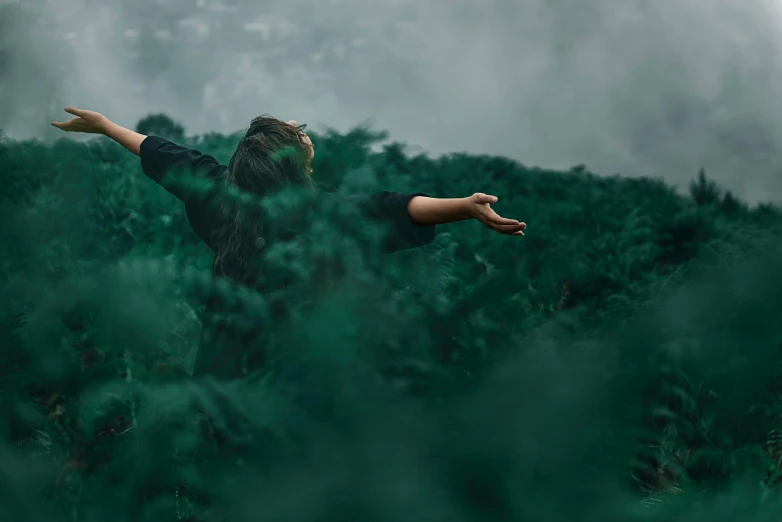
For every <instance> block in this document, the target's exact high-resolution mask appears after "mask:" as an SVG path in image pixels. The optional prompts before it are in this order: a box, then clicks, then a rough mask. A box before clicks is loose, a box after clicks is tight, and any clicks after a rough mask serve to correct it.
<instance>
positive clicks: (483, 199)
mask: <svg viewBox="0 0 782 522" xmlns="http://www.w3.org/2000/svg"><path fill="white" fill-rule="evenodd" d="M475 199H476V200H477V202H478V203H496V202H497V196H491V195H489V194H482V193H480V192H478V193H476V194H475Z"/></svg>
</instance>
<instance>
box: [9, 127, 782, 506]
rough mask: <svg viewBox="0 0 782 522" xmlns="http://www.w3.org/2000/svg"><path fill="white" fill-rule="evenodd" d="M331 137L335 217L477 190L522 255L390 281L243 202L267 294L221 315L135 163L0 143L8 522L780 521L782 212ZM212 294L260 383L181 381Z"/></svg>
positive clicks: (341, 225) (328, 205) (366, 230)
mask: <svg viewBox="0 0 782 522" xmlns="http://www.w3.org/2000/svg"><path fill="white" fill-rule="evenodd" d="M142 127H143V128H144V129H145V131H146V132H153V133H154V132H160V133H169V134H170V135H174V134H176V135H178V136H180V137H182V141H183V144H186V145H188V146H193V147H196V148H199V149H200V150H202V151H203V152H209V153H211V154H213V155H214V156H215V157H216V158H218V159H219V160H220V161H223V162H227V161H228V159H229V158H230V155H231V153H232V151H233V148H234V146H235V144H236V143H237V142H238V139H239V136H238V135H233V136H223V135H218V134H210V135H207V136H198V137H183V136H184V131H183V129H182V128H181V126H178V125H176V124H174V123H173V122H171V121H170V120H168V119H167V118H166V117H164V116H161V115H157V116H153V117H150V118H147V119H145V120H144V121H142V122H140V123H139V128H142ZM312 138H313V142H314V143H315V147H316V150H317V156H316V160H315V164H314V166H313V167H314V176H315V178H316V179H317V181H318V183H319V184H320V185H321V189H322V190H323V191H326V192H333V193H337V194H352V193H360V192H369V191H372V190H374V189H379V188H386V189H388V190H395V191H400V192H402V191H408V190H415V191H419V190H420V191H425V192H428V193H430V194H432V195H434V196H439V197H451V196H466V195H469V194H472V193H473V192H476V191H482V192H487V193H491V194H495V195H497V196H499V198H500V201H499V203H498V204H497V205H495V206H496V207H497V209H498V212H499V213H500V214H501V215H507V216H508V217H512V218H518V219H522V220H524V221H526V222H527V223H528V225H529V228H528V229H527V235H526V236H525V237H523V238H518V237H504V236H498V235H497V234H495V233H492V232H491V231H489V230H488V229H485V228H484V227H482V226H481V225H480V224H478V223H474V222H462V223H457V224H453V225H450V226H447V227H442V228H441V229H440V231H439V234H438V236H437V238H436V239H435V241H434V243H433V244H432V245H429V246H428V247H425V248H422V249H418V250H415V251H405V252H400V253H397V254H394V255H392V256H387V257H382V256H378V255H377V254H376V249H374V248H373V246H374V245H376V244H377V240H378V239H379V237H381V233H382V231H381V230H378V229H377V228H376V227H371V226H370V225H368V224H366V223H362V222H361V221H359V220H357V219H355V218H354V216H353V214H352V213H351V210H350V208H349V207H346V206H345V205H341V204H340V201H341V198H339V197H335V198H320V199H319V200H317V201H312V198H311V197H309V196H307V195H305V194H299V193H284V194H279V195H276V196H274V197H271V198H268V199H267V200H265V201H256V200H255V199H253V198H251V197H249V196H248V195H241V194H238V195H237V204H239V205H241V206H242V207H243V208H245V209H247V211H251V210H252V211H259V212H261V213H262V215H263V216H265V217H266V219H268V221H269V222H270V223H273V224H274V228H273V231H272V237H270V238H269V241H268V242H267V245H268V246H267V247H266V248H264V250H263V256H262V257H261V258H260V263H261V267H262V272H263V274H265V277H264V278H263V280H262V281H260V282H259V285H258V287H259V289H261V290H260V291H258V290H257V289H248V288H239V287H234V286H231V285H224V286H220V287H217V288H212V287H211V285H210V268H211V252H209V251H208V249H207V247H205V246H204V245H202V244H200V243H199V242H198V240H197V238H196V236H195V234H194V233H193V232H192V230H191V229H190V227H189V224H188V223H187V219H186V217H185V215H184V209H183V207H182V205H181V204H180V203H179V202H178V201H177V200H175V199H174V197H173V196H171V195H170V194H168V193H167V192H166V191H164V190H163V189H161V188H160V187H159V186H157V185H155V183H154V182H152V181H151V180H149V179H147V178H146V177H145V176H144V175H143V173H142V172H141V169H140V166H139V162H138V159H137V158H136V157H134V156H132V155H131V154H129V153H127V152H126V151H125V150H124V149H122V148H121V147H120V146H119V145H116V144H114V143H113V142H109V141H108V140H106V139H99V140H96V141H92V142H89V143H87V144H83V143H77V142H74V141H71V140H68V139H62V140H59V141H57V142H56V143H54V144H53V145H51V146H47V145H43V144H41V143H39V142H34V141H30V142H23V143H19V142H13V141H8V140H4V141H0V230H1V231H2V233H0V249H1V251H2V258H0V259H1V260H2V264H0V271H1V272H0V273H1V274H2V279H0V284H1V285H2V287H1V288H0V306H2V309H0V322H2V326H1V327H0V346H1V347H2V349H0V394H1V395H0V405H2V409H3V415H2V417H0V437H1V438H2V446H0V520H3V521H20V522H23V521H36V522H37V521H60V520H68V521H85V522H93V521H96V522H97V521H101V522H102V521H108V520H111V521H117V522H119V521H123V520H134V521H135V520H150V521H166V520H176V519H179V520H232V521H250V520H252V521H261V520H270V521H271V520H275V521H276V520H285V521H294V520H301V521H304V520H307V521H326V520H373V521H380V520H388V521H391V520H394V521H397V520H411V521H412V520H416V521H428V520H431V521H435V520H437V521H445V520H447V521H472V520H476V521H477V520H490V521H505V520H507V521H511V520H514V521H515V520H540V521H547V522H549V521H559V520H563V521H564V520H595V521H601V522H604V521H611V520H622V521H628V520H655V521H657V520H659V521H662V520H666V521H668V520H682V521H701V520H703V521H709V522H714V521H720V520H725V521H737V520H742V521H748V520H753V521H755V520H757V521H761V520H778V519H779V516H780V515H782V509H781V508H782V506H780V495H779V489H778V487H779V486H777V484H778V482H779V477H780V464H779V463H780V461H781V460H780V459H781V458H782V457H781V456H782V442H781V439H780V436H779V433H780V432H779V431H778V430H779V429H782V425H781V424H780V423H781V422H782V421H781V420H780V419H782V401H780V399H779V397H780V392H782V385H781V384H780V383H781V382H782V381H780V379H779V373H780V372H779V369H780V365H779V363H780V348H781V347H782V306H780V304H782V277H780V273H779V267H780V266H782V249H780V246H779V239H780V230H781V229H782V227H781V226H780V225H782V210H780V209H779V208H778V207H775V206H773V205H761V206H758V207H755V208H749V206H747V205H745V204H744V203H743V202H741V201H740V200H738V199H737V198H735V197H734V196H733V195H731V194H730V193H729V192H725V191H723V190H721V189H720V188H719V187H717V186H716V185H714V184H713V183H712V182H710V181H709V179H708V178H707V177H706V175H705V174H704V173H703V172H701V173H700V174H699V176H698V177H697V178H696V180H695V181H694V182H693V184H692V186H691V190H690V195H688V196H682V195H679V194H677V193H676V192H675V191H674V190H672V189H671V188H670V187H668V186H666V185H665V184H664V183H662V182H660V181H655V180H650V179H632V178H621V177H610V178H609V177H600V176H596V175H594V174H591V173H589V172H588V171H587V170H586V168H585V167H583V166H579V167H574V168H573V169H572V170H571V171H570V172H554V171H546V170H542V169H536V168H535V169H533V168H528V167H525V166H522V165H519V164H518V163H515V162H513V161H510V160H507V159H504V158H498V157H488V156H471V155H466V154H454V155H450V156H446V157H441V158H436V159H432V158H429V157H427V156H424V155H420V156H414V157H411V156H410V155H408V154H407V153H406V151H405V147H404V146H403V145H401V144H398V143H393V144H390V145H386V146H384V147H383V148H382V152H379V153H373V152H372V150H371V147H372V145H373V144H375V143H377V142H379V141H382V140H383V139H384V138H385V135H384V134H383V133H379V132H374V131H371V130H369V129H366V128H357V129H354V130H353V131H351V132H349V133H347V134H344V135H341V134H338V133H336V132H327V133H324V134H317V135H313V136H312ZM201 189H202V187H199V186H193V190H201ZM304 209H308V210H307V211H306V212H305V210H304ZM291 232H296V234H295V235H294V234H291ZM281 281H284V282H285V285H284V286H283V285H280V284H279V283H280V282H281ZM209 292H221V293H223V294H225V295H226V296H227V297H231V298H232V299H233V302H234V303H235V306H234V307H233V308H232V310H231V312H230V314H227V315H226V317H224V318H223V320H225V321H230V322H233V323H234V325H235V326H236V327H237V328H242V327H243V325H247V324H259V323H261V324H263V325H264V338H263V339H262V345H263V347H264V351H265V353H266V357H267V359H268V364H267V366H266V371H265V372H264V373H263V374H261V375H250V376H248V377H247V378H245V379H243V380H241V381H237V382H232V383H220V382H214V381H203V380H193V379H190V378H189V377H188V372H189V370H190V365H192V362H193V357H194V349H195V347H196V345H197V341H198V335H199V330H200V323H199V313H200V312H201V310H202V309H203V302H204V299H205V297H206V295H207V294H208V293H209ZM251 349H252V347H248V350H251ZM198 412H202V413H206V414H207V415H208V416H209V417H210V418H211V419H213V425H210V424H209V423H207V422H205V421H204V420H203V416H202V415H201V414H199V413H198Z"/></svg>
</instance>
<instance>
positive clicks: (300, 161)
mask: <svg viewBox="0 0 782 522" xmlns="http://www.w3.org/2000/svg"><path fill="white" fill-rule="evenodd" d="M65 111H66V112H67V113H69V114H72V115H73V116H75V117H74V118H71V119H69V120H67V121H63V122H52V126H54V127H57V128H58V129H61V130H63V131H66V132H81V133H91V134H102V135H104V136H107V137H109V138H111V139H113V140H114V141H116V142H117V143H119V144H120V145H122V146H124V147H125V148H126V149H128V150H129V151H130V152H132V153H133V154H135V155H136V156H139V158H140V160H141V167H142V170H143V171H144V173H145V174H146V175H147V176H149V177H150V178H151V179H152V180H154V181H155V182H157V183H158V184H160V185H161V186H163V187H164V188H165V189H166V190H168V191H169V192H171V193H173V194H174V195H175V196H176V197H177V198H179V199H180V200H182V201H183V202H184V204H185V211H186V215H187V218H188V220H189V222H190V225H191V226H192V228H193V229H194V230H195V232H196V234H197V235H198V236H199V237H200V238H201V239H202V240H203V241H204V242H205V243H206V244H207V245H208V246H209V248H211V249H212V251H214V253H215V257H214V263H213V266H212V273H213V277H214V278H220V277H226V278H230V279H233V280H235V281H237V282H239V283H242V284H248V283H251V281H250V279H251V277H252V272H251V270H249V268H248V267H249V263H248V259H249V257H250V256H252V255H254V253H255V252H257V250H258V249H259V248H263V242H264V239H263V234H262V231H263V223H261V222H254V223H249V224H248V223H240V221H241V220H240V219H239V216H238V214H235V213H234V214H233V215H232V219H224V218H221V217H220V216H223V215H225V213H222V214H221V213H220V212H219V210H220V208H219V205H215V202H214V201H212V200H210V199H209V198H205V197H202V196H198V195H197V194H195V193H194V192H193V191H192V190H187V189H186V188H185V187H184V186H183V184H181V183H179V184H177V183H172V182H171V181H170V178H169V177H167V175H168V174H170V173H172V172H173V171H184V172H185V173H186V174H187V175H189V176H193V177H195V178H204V179H207V180H211V181H213V182H216V183H218V184H222V185H223V186H226V185H227V186H229V187H235V188H238V189H240V190H243V191H247V192H250V193H253V194H255V195H257V196H260V197H263V196H266V195H269V194H271V193H273V192H275V191H277V190H280V189H281V188H284V187H286V186H301V187H307V188H312V187H313V184H312V180H311V174H312V162H313V160H314V157H315V150H314V147H313V144H312V141H311V140H310V138H309V136H307V134H306V132H305V129H306V125H302V126H299V125H298V124H297V122H296V121H295V120H290V121H282V120H278V119H275V118H272V117H270V116H267V115H263V116H259V117H257V118H255V119H253V120H252V122H251V124H250V127H249V129H248V130H247V132H246V133H245V135H244V137H243V138H242V139H241V141H240V142H239V144H238V146H237V147H236V151H235V152H234V154H233V156H232V158H231V160H230V162H229V164H228V165H221V164H220V163H219V162H218V161H217V160H216V159H215V158H214V157H212V156H210V155H207V154H202V153H201V152H199V151H197V150H193V149H188V148H186V147H182V146H180V145H177V144H175V143H173V142H171V141H169V140H167V139H164V138H161V137H157V136H145V135H143V134H140V133H138V132H134V131H132V130H130V129H127V128H124V127H122V126H120V125H118V124H116V123H114V122H113V121H111V120H109V119H108V118H107V117H105V116H104V115H102V114H100V113H98V112H95V111H89V110H81V109H77V108H74V107H66V108H65ZM497 199H498V198H497V197H496V196H492V195H488V194H484V193H475V194H472V195H471V196H468V197H462V198H450V199H441V198H433V197H430V196H429V195H428V194H425V193H421V192H419V193H412V194H405V193H397V192H379V193H376V194H374V195H372V196H371V197H370V198H368V199H367V200H366V201H365V205H364V206H363V208H365V209H366V212H367V215H368V216H371V217H374V218H378V219H381V220H385V221H386V222H387V223H388V224H389V225H390V227H389V228H390V229H391V231H390V234H389V237H388V238H387V241H386V242H385V243H384V251H385V252H387V253H391V252H395V251H399V250H404V249H407V248H415V247H419V246H423V245H426V244H429V243H430V242H431V241H432V240H433V239H434V236H435V227H436V226H437V225H443V224H446V223H452V222H456V221H462V220H466V219H476V220H478V221H480V222H481V223H482V224H483V225H485V226H486V227H488V228H490V229H491V230H494V231H495V232H498V233H501V234H508V235H514V236H521V235H524V230H525V229H526V227H527V225H526V224H525V223H523V222H520V221H517V220H513V219H506V218H503V217H501V216H499V215H498V214H497V213H496V212H495V211H494V210H493V209H492V208H491V205H492V204H493V203H496V202H497ZM259 242H260V243H259ZM206 304H207V306H206V313H205V316H204V317H205V319H204V327H203V328H202V333H201V340H200V342H199V348H198V352H197V355H196V363H195V368H194V371H193V375H194V376H200V375H211V376H214V377H217V378H225V379H232V378H236V377H240V376H241V375H242V374H244V373H246V372H247V369H246V368H244V367H243V366H242V365H240V363H239V361H240V360H241V359H242V354H241V352H242V350H243V347H242V342H241V341H239V342H237V339H236V338H235V337H234V338H233V339H232V341H231V342H228V343H222V344H221V343H215V342H211V341H210V339H211V337H210V336H211V335H212V334H213V333H214V330H216V328H213V327H210V326H209V324H210V323H209V317H212V316H214V312H215V310H216V309H217V308H218V304H217V302H216V300H214V299H212V298H210V299H208V300H207V303H206ZM229 345H230V346H229ZM231 352H233V353H231ZM243 368H244V369H243Z"/></svg>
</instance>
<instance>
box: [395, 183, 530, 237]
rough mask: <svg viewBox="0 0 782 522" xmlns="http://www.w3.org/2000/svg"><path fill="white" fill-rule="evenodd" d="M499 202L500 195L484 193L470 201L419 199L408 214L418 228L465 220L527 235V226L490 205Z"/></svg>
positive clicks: (458, 199) (502, 232)
mask: <svg viewBox="0 0 782 522" xmlns="http://www.w3.org/2000/svg"><path fill="white" fill-rule="evenodd" d="M496 202H497V196H490V195H488V194H482V193H480V192H479V193H475V194H473V195H472V196H470V197H467V198H453V199H438V198H430V197H425V196H415V197H414V198H412V199H411V200H410V202H409V203H408V204H407V213H408V214H409V215H410V220H411V221H412V222H413V223H414V224H416V225H422V226H426V225H442V224H445V223H453V222H455V221H463V220H465V219H476V220H478V221H480V222H481V223H483V224H484V225H485V226H486V227H488V228H490V229H492V230H494V231H495V232H499V233H501V234H509V235H513V236H523V235H524V229H525V228H527V224H526V223H523V222H520V221H517V220H515V219H506V218H504V217H500V216H499V215H497V213H496V212H494V210H492V208H491V206H490V205H491V204H492V203H496Z"/></svg>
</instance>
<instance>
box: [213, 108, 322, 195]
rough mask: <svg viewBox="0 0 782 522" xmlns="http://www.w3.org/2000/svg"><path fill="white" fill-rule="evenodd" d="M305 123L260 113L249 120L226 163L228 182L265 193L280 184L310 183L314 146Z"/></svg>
mask: <svg viewBox="0 0 782 522" xmlns="http://www.w3.org/2000/svg"><path fill="white" fill-rule="evenodd" d="M306 127H307V126H306V125H298V123H297V122H296V120H290V121H281V120H278V119H276V118H272V117H270V116H266V115H264V116H259V117H257V118H255V119H254V120H253V121H252V122H251V123H250V128H249V129H248V130H247V132H246V133H245V135H244V137H243V138H242V141H240V142H239V145H238V146H237V147H236V151H235V152H234V154H233V157H232V158H231V162H230V163H229V164H228V167H229V168H228V179H227V181H228V184H229V185H233V186H236V187H238V188H241V189H243V190H246V191H249V192H251V193H253V194H257V195H259V196H265V195H267V194H270V193H272V192H275V191H277V190H279V189H281V188H283V187H286V186H289V185H294V186H303V187H311V186H312V182H311V180H310V173H311V167H312V159H313V158H314V156H315V150H314V148H313V146H312V141H310V138H309V136H307V134H305V132H304V130H305V129H306Z"/></svg>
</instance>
